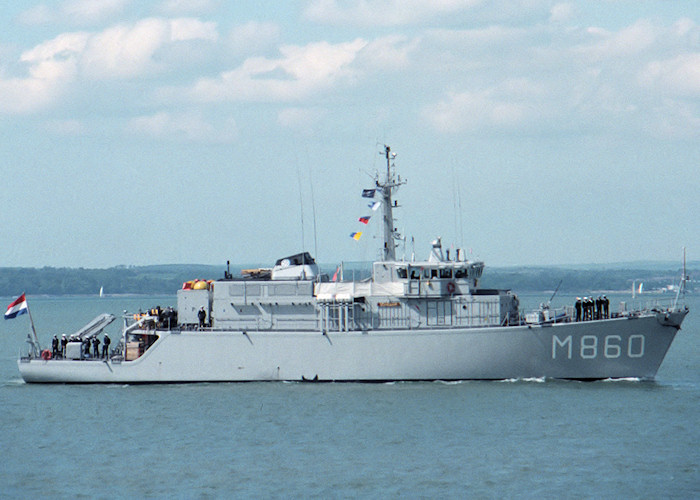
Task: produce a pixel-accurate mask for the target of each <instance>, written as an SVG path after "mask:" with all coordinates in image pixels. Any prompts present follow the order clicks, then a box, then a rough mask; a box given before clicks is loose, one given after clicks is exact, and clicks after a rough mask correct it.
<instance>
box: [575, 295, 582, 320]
mask: <svg viewBox="0 0 700 500" xmlns="http://www.w3.org/2000/svg"><path fill="white" fill-rule="evenodd" d="M575 307H576V321H581V297H576V306H575Z"/></svg>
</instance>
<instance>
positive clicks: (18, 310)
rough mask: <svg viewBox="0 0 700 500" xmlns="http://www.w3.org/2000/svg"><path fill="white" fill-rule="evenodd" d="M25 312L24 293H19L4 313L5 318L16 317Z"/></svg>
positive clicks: (25, 301)
mask: <svg viewBox="0 0 700 500" xmlns="http://www.w3.org/2000/svg"><path fill="white" fill-rule="evenodd" d="M26 312H27V299H26V297H25V296H24V294H22V295H20V296H19V297H17V298H16V299H15V301H14V302H12V304H10V305H9V306H7V312H6V313H5V319H12V318H16V317H17V316H19V315H20V314H25V313H26Z"/></svg>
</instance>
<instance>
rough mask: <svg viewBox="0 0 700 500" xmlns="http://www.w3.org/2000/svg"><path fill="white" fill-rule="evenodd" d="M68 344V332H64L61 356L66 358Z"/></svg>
mask: <svg viewBox="0 0 700 500" xmlns="http://www.w3.org/2000/svg"><path fill="white" fill-rule="evenodd" d="M67 345H68V339H67V338H66V334H65V333H64V334H63V335H61V357H63V358H65V357H66V346H67Z"/></svg>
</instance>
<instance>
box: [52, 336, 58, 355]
mask: <svg viewBox="0 0 700 500" xmlns="http://www.w3.org/2000/svg"><path fill="white" fill-rule="evenodd" d="M51 354H52V355H53V357H54V358H55V357H56V356H58V337H57V336H56V335H54V336H53V339H51Z"/></svg>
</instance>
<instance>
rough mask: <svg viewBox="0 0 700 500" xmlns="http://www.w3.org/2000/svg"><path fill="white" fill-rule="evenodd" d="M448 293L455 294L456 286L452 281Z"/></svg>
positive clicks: (448, 285)
mask: <svg viewBox="0 0 700 500" xmlns="http://www.w3.org/2000/svg"><path fill="white" fill-rule="evenodd" d="M447 292H448V293H455V284H454V283H452V282H451V281H450V282H449V283H448V284H447Z"/></svg>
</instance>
